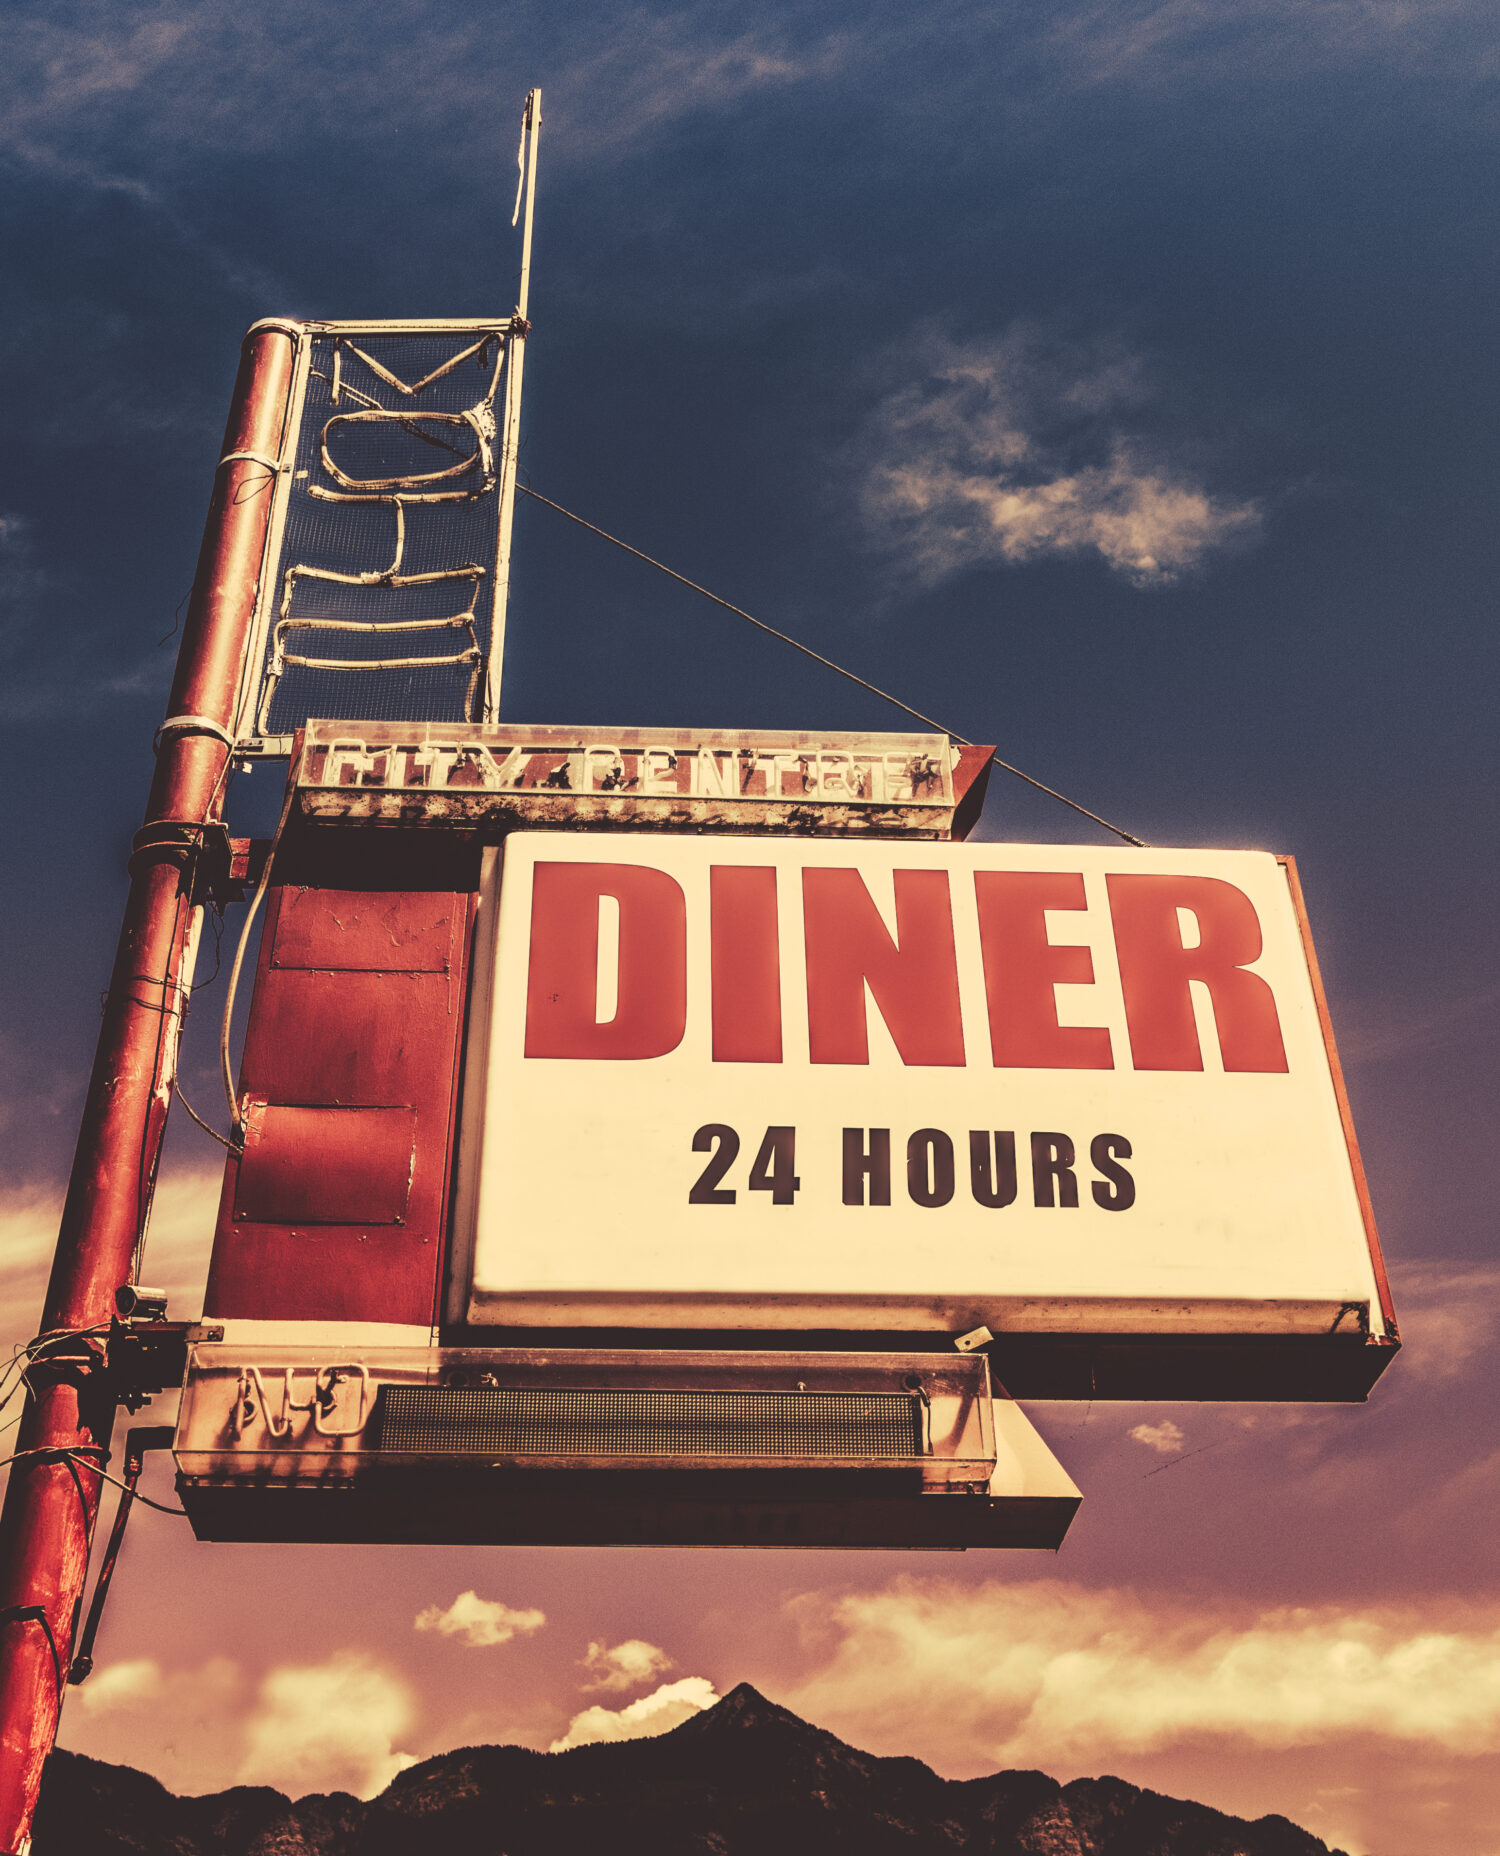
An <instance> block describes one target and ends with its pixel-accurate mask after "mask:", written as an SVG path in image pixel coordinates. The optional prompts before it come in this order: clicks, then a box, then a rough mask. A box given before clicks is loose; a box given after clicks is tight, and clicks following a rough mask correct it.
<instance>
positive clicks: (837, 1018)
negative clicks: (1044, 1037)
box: [802, 868, 964, 1065]
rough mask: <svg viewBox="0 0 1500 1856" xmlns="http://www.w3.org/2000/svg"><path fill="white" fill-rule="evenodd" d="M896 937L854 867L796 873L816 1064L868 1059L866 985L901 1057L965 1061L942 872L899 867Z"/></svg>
mask: <svg viewBox="0 0 1500 1856" xmlns="http://www.w3.org/2000/svg"><path fill="white" fill-rule="evenodd" d="M894 880H895V894H896V935H895V939H892V937H891V934H890V931H889V930H888V929H887V927H886V925H885V923H884V922H883V921H882V920H881V917H880V911H879V910H878V909H877V908H876V906H875V901H874V898H873V897H872V896H871V895H870V892H869V890H868V889H866V888H865V885H864V879H863V878H862V877H861V876H860V874H859V872H858V871H857V870H841V869H821V868H813V869H808V870H804V871H803V873H802V915H803V927H804V933H805V937H806V945H807V1029H808V1047H809V1054H810V1055H811V1058H812V1061H813V1062H814V1063H868V1062H869V1061H870V1044H869V1027H868V1025H867V1023H866V1021H865V988H866V986H868V987H869V989H870V992H871V994H872V996H873V997H874V1000H875V1004H876V1006H877V1008H878V1009H879V1012H880V1015H881V1017H882V1018H883V1019H884V1020H885V1024H886V1027H887V1029H888V1030H889V1031H890V1034H891V1037H892V1040H893V1041H894V1043H895V1046H896V1049H897V1050H898V1051H899V1052H900V1054H901V1061H902V1062H903V1063H906V1064H951V1065H961V1064H962V1063H963V1061H964V1027H963V1017H962V1011H961V1008H960V1005H959V996H958V957H957V954H956V952H955V950H954V945H953V906H952V902H951V900H950V897H949V894H948V873H947V871H946V870H897V871H896V872H895V873H894Z"/></svg>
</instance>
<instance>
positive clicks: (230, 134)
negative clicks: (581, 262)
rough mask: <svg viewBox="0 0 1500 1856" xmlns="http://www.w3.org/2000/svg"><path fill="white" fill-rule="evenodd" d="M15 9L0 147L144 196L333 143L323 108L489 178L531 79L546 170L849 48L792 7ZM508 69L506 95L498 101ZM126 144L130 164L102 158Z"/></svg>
mask: <svg viewBox="0 0 1500 1856" xmlns="http://www.w3.org/2000/svg"><path fill="white" fill-rule="evenodd" d="M16 14H17V17H16V18H15V20H14V21H13V23H12V28H11V32H10V38H9V48H8V57H7V60H6V70H7V71H8V74H9V75H8V77H7V76H5V75H0V147H5V148H8V149H9V151H10V152H11V153H12V155H14V156H16V157H18V158H20V159H23V160H26V161H29V162H31V163H33V164H35V165H39V166H43V167H46V168H49V169H52V170H54V171H57V172H67V173H71V174H73V175H74V177H75V178H77V179H79V180H81V181H85V182H88V183H90V184H92V185H94V186H97V187H100V188H108V189H114V190H120V191H129V192H132V193H133V194H134V195H136V197H139V198H141V199H142V200H143V201H145V202H147V203H148V204H153V205H160V204H161V195H160V193H159V191H158V188H157V185H156V183H157V182H159V181H160V180H161V179H162V178H163V177H167V176H171V175H173V174H175V173H177V172H179V171H180V170H181V169H182V167H183V165H184V164H185V163H189V162H191V161H192V160H193V158H194V157H195V155H202V154H203V153H206V152H211V153H215V154H229V155H236V156H242V155H245V154H250V153H254V152H256V151H259V150H264V149H267V148H278V149H283V150H284V149H286V148H287V147H288V146H291V145H294V144H296V143H297V142H299V141H302V140H304V139H306V138H309V137H314V138H316V137H319V136H321V135H323V134H324V133H326V129H327V123H328V118H329V113H330V108H332V109H333V110H334V111H335V112H336V115H337V118H338V121H339V125H340V133H341V136H342V137H344V138H348V139H352V140H354V141H360V140H365V139H372V138H379V139H383V140H389V138H391V137H392V136H394V135H398V134H404V135H407V136H408V137H409V138H410V146H411V148H412V151H413V158H414V159H418V160H421V161H423V162H424V163H427V164H431V163H434V162H435V163H437V164H439V165H448V166H450V167H457V168H462V169H464V170H465V171H469V172H472V171H473V169H474V168H475V165H476V163H477V164H478V165H479V166H481V167H482V168H484V169H488V170H494V171H495V172H497V173H498V172H499V171H500V170H501V169H502V168H503V165H504V162H505V158H506V156H507V155H508V153H509V149H508V148H507V147H506V146H505V144H506V141H507V138H508V136H509V135H510V134H511V130H510V128H509V126H508V124H506V117H507V114H508V111H509V110H510V109H511V108H512V107H513V110H514V115H515V119H516V121H517V123H518V122H519V116H520V105H521V98H522V94H523V92H524V90H525V89H526V87H527V85H528V84H530V83H533V82H537V83H540V84H541V85H542V86H543V89H544V103H545V114H546V118H547V120H548V122H549V123H550V122H554V121H555V122H556V125H557V126H558V127H559V128H561V129H562V130H563V131H564V133H563V134H562V135H560V136H558V137H556V138H554V137H553V136H551V135H549V136H548V156H547V160H548V164H549V168H550V169H553V170H555V169H556V167H557V166H558V165H562V166H569V165H572V164H574V163H577V162H595V163H596V162H597V161H598V160H599V159H600V158H601V157H605V156H611V155H617V154H620V153H623V152H626V151H628V150H629V149H631V148H632V147H634V146H635V145H637V144H638V143H640V142H641V141H642V140H643V139H646V138H649V137H650V136H652V135H654V134H657V133H660V132H661V131H662V130H663V129H666V128H668V127H670V126H671V125H672V124H674V123H676V122H678V121H681V120H682V119H684V118H685V117H689V116H692V115H695V114H698V113H701V112H705V111H714V110H723V109H727V108H731V107H733V106H734V105H736V104H737V103H738V102H739V101H740V100H741V99H742V98H744V97H746V96H748V95H751V94H753V93H756V92H760V91H766V90H771V89H776V88H779V87H785V86H788V85H796V84H798V83H802V82H804V81H806V80H808V79H811V78H816V77H823V76H827V75H828V74H830V73H831V72H834V71H836V70H838V69H839V68H840V67H841V66H842V64H843V63H844V62H845V61H846V60H847V58H848V57H850V56H851V55H853V53H854V51H855V50H856V49H857V40H856V39H855V37H854V35H851V34H844V35H841V34H838V33H817V32H815V31H814V32H809V31H808V30H807V26H806V21H805V19H803V18H801V17H800V16H799V15H797V14H796V13H795V12H794V11H793V10H791V9H787V10H785V11H784V12H783V13H782V14H781V15H780V16H779V17H777V16H774V15H771V16H766V17H762V18H758V19H756V20H754V21H746V20H745V19H743V18H739V17H734V18H731V17H729V16H727V15H725V14H724V12H723V11H722V9H718V8H713V7H710V6H706V5H700V6H697V7H692V6H689V7H682V8H676V9H674V10H673V11H672V12H670V13H665V14H664V13H662V12H661V11H660V10H658V9H656V8H653V7H649V6H635V7H628V8H612V9H607V10H606V9H598V10H591V9H584V10H583V11H581V12H577V11H575V12H574V13H573V14H567V13H564V14H561V15H559V14H556V13H554V14H552V15H551V16H550V17H549V18H548V20H547V21H546V24H545V29H539V27H538V24H537V23H535V22H533V21H530V20H528V19H527V17H526V14H525V10H524V9H521V10H518V11H517V13H516V14H515V16H514V17H510V16H506V15H503V14H497V13H493V12H487V13H485V14H484V15H483V16H482V17H481V16H479V15H474V14H470V13H468V12H466V11H464V10H463V9H454V8H451V7H445V6H442V5H440V4H434V3H433V0H409V3H408V4H406V5H404V6H401V7H399V8H393V7H391V6H389V5H376V4H374V0H350V3H349V4H346V5H343V6H341V7H340V8H339V9H338V11H337V13H336V14H328V13H320V12H319V11H318V10H316V9H314V10H312V11H309V10H308V9H307V8H306V7H303V6H301V5H298V4H295V0H267V3H266V4H264V5H260V6H256V7H249V8H247V7H243V6H238V5H235V4H233V0H164V3H163V4H160V5H158V6H156V7H154V8H153V9H152V15H151V18H150V19H149V20H144V21H143V20H141V19H140V18H139V17H138V16H132V14H131V13H130V11H128V10H126V11H123V12H122V11H121V9H119V8H118V7H115V6H113V5H111V4H109V0H80V4H78V5H75V6H74V7H72V8H70V9H69V14H68V16H67V17H65V18H64V17H59V15H58V13H57V10H56V9H55V8H50V7H46V8H44V7H41V6H36V5H32V6H30V7H27V8H20V7H18V8H17V9H16ZM502 73H504V74H506V81H507V83H508V85H509V86H511V87H512V88H507V89H502V90H500V91H499V92H498V93H497V89H496V84H497V78H498V77H499V76H500V74H502ZM497 94H498V96H499V99H500V101H499V104H498V106H497ZM507 97H509V98H510V103H509V104H507V102H506V98H507ZM434 98H441V100H442V107H441V112H440V115H439V116H438V117H436V118H435V117H434V112H433V99H434ZM502 125H504V126H502ZM125 146H128V147H129V149H130V151H131V159H132V161H134V162H136V163H138V164H139V166H138V168H137V169H136V171H135V172H132V173H125V172H122V171H120V170H119V168H118V166H117V165H116V157H115V156H114V155H113V154H112V153H109V152H106V151H109V150H113V149H118V148H121V147H125ZM94 151H98V152H97V153H95V152H94Z"/></svg>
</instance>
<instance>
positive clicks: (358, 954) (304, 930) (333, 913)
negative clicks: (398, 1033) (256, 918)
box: [271, 888, 453, 973]
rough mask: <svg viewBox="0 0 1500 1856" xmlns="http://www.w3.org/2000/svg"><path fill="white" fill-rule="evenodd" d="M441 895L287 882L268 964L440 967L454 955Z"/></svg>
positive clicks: (331, 968)
mask: <svg viewBox="0 0 1500 1856" xmlns="http://www.w3.org/2000/svg"><path fill="white" fill-rule="evenodd" d="M450 900H451V898H449V897H447V896H441V895H439V896H428V895H422V894H416V895H405V896H400V897H397V898H395V899H394V900H393V899H392V898H391V897H390V896H383V895H380V894H378V893H375V894H372V893H369V892H366V891H361V890H356V889H343V890H341V889H301V888H294V889H287V890H284V891H283V892H282V897H281V912H280V915H279V916H278V918H277V922H276V944H275V946H274V947H273V949H272V950H271V965H272V966H273V967H308V968H318V969H322V970H324V971H328V972H344V973H446V972H447V971H448V968H449V967H450V966H451V964H452V960H453V912H452V910H451V909H450V908H449V906H448V904H449V902H450Z"/></svg>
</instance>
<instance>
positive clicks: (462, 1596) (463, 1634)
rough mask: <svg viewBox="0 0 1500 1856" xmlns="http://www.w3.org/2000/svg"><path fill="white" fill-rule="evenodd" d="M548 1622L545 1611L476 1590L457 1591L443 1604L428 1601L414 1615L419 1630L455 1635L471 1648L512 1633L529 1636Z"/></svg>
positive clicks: (503, 1639) (507, 1637) (507, 1638)
mask: <svg viewBox="0 0 1500 1856" xmlns="http://www.w3.org/2000/svg"><path fill="white" fill-rule="evenodd" d="M546 1622H547V1614H546V1613H545V1612H544V1611H537V1610H535V1609H529V1610H525V1611H517V1610H513V1609H512V1608H511V1606H509V1605H503V1604H501V1602H500V1601H499V1599H497V1598H481V1597H480V1596H479V1594H478V1593H477V1592H472V1591H471V1592H460V1593H459V1595H458V1597H457V1598H455V1599H454V1601H453V1603H452V1604H451V1605H449V1606H447V1607H446V1609H445V1608H444V1607H443V1606H441V1605H428V1606H427V1608H426V1609H425V1610H423V1611H419V1612H418V1613H417V1617H416V1628H417V1629H418V1630H430V1631H437V1632H438V1634H439V1635H440V1636H443V1637H458V1638H460V1639H461V1640H462V1641H463V1642H464V1643H467V1644H469V1645H470V1646H471V1647H472V1648H474V1649H488V1648H489V1647H490V1646H491V1645H493V1644H497V1643H509V1642H510V1641H511V1639H512V1638H513V1637H529V1636H530V1635H531V1634H532V1632H533V1631H539V1630H540V1629H541V1628H542V1626H543V1625H544V1624H545V1623H546Z"/></svg>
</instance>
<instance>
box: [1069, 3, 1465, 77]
mask: <svg viewBox="0 0 1500 1856" xmlns="http://www.w3.org/2000/svg"><path fill="white" fill-rule="evenodd" d="M1042 42H1043V43H1044V44H1046V45H1047V46H1049V47H1050V49H1051V50H1052V51H1053V53H1054V55H1055V56H1056V57H1057V58H1058V59H1059V61H1060V63H1061V65H1062V67H1063V69H1064V70H1065V71H1066V73H1067V74H1068V76H1069V77H1070V78H1071V79H1072V80H1073V81H1074V82H1075V83H1084V84H1093V85H1113V86H1117V87H1129V88H1132V89H1138V90H1139V89H1147V90H1152V89H1161V90H1166V89H1167V88H1168V87H1170V88H1171V89H1172V90H1173V91H1174V92H1175V93H1176V94H1179V95H1180V93H1181V87H1182V86H1183V85H1184V84H1191V83H1197V84H1199V85H1208V84H1214V83H1236V84H1244V83H1245V82H1246V81H1247V80H1248V79H1262V80H1269V81H1270V82H1273V83H1276V84H1285V83H1290V82H1294V81H1299V80H1300V81H1302V82H1305V81H1306V80H1307V78H1308V77H1309V76H1311V75H1313V74H1314V73H1320V72H1321V73H1329V72H1335V71H1343V70H1364V69H1369V68H1371V67H1379V66H1382V65H1384V66H1388V67H1394V68H1396V69H1398V70H1400V71H1401V72H1402V74H1403V76H1404V77H1405V78H1406V79H1407V84H1406V86H1405V88H1406V89H1407V90H1408V91H1409V92H1410V93H1412V95H1413V97H1414V98H1416V97H1420V95H1421V87H1420V83H1419V81H1414V80H1420V79H1421V78H1422V77H1424V76H1425V77H1434V78H1442V77H1445V78H1447V79H1448V80H1449V88H1450V95H1453V96H1455V98H1456V96H1457V95H1458V94H1459V93H1460V92H1461V91H1462V90H1464V89H1469V88H1471V87H1475V86H1477V85H1481V84H1482V83H1483V81H1484V79H1485V77H1486V75H1488V74H1492V73H1493V71H1494V69H1495V66H1496V59H1497V47H1496V43H1495V37H1494V31H1493V17H1492V15H1491V14H1490V11H1489V9H1488V7H1487V6H1485V5H1484V4H1483V0H1424V4H1422V5H1420V6H1414V5H1412V4H1411V0H1322V3H1321V4H1319V5H1318V6H1311V7H1310V6H1306V5H1303V4H1302V0H1133V3H1132V4H1128V5H1110V4H1101V3H1100V0H1082V3H1081V4H1076V5H1062V6H1058V7H1057V8H1055V9H1053V10H1052V12H1051V14H1050V17H1049V18H1048V20H1047V23H1046V26H1045V27H1044V29H1043V33H1042ZM1455 81H1456V84H1457V86H1458V89H1457V90H1456V91H1455V90H1454V89H1453V84H1454V83H1455ZM1430 100H1435V99H1431V98H1430Z"/></svg>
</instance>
